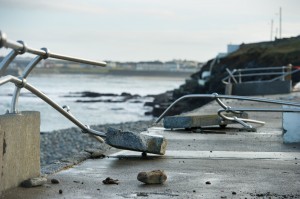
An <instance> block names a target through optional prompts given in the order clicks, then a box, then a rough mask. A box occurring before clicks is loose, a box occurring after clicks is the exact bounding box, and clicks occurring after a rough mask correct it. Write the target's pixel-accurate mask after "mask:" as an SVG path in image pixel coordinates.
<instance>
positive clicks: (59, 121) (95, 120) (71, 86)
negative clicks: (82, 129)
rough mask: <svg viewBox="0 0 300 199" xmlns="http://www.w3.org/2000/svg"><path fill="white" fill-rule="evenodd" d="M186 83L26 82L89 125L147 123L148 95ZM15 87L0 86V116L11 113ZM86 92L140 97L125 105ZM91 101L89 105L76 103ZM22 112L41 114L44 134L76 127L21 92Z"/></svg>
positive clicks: (103, 78)
mask: <svg viewBox="0 0 300 199" xmlns="http://www.w3.org/2000/svg"><path fill="white" fill-rule="evenodd" d="M184 81H185V79H184V77H151V76H146V77H145V76H143V77H142V76H113V75H79V74H76V75H73V74H72V75H71V74H47V75H46V74H43V75H31V76H29V77H28V78H27V82H28V83H30V84H32V85H33V86H35V87H36V88H38V89H39V90H41V91H42V92H43V93H45V94H46V95H47V96H48V97H50V98H51V99H52V100H54V101H55V102H56V103H57V104H59V105H60V106H63V105H68V106H69V107H70V109H71V113H72V114H73V115H74V116H75V117H76V118H77V119H78V120H79V121H81V122H82V123H84V124H86V125H97V124H106V123H120V122H129V121H138V120H148V119H151V118H152V117H151V116H145V114H144V113H145V112H147V111H150V110H151V108H150V107H145V106H144V103H145V102H147V101H152V100H153V99H152V98H151V97H145V96H146V95H149V94H159V93H162V92H165V91H167V90H172V89H174V88H178V87H179V86H180V85H181V84H183V83H184ZM13 90H14V84H12V83H7V84H5V85H2V86H0V114H4V113H5V112H6V110H9V107H10V103H11V98H12V96H11V95H12V93H13ZM85 91H90V92H96V93H113V94H121V93H122V92H127V93H130V94H132V95H140V96H141V97H139V98H136V99H130V100H127V101H125V102H114V103H112V102H107V101H109V100H110V101H115V100H119V99H120V98H121V97H120V96H118V97H106V96H105V97H103V96H102V97H96V98H95V97H93V98H91V97H84V98H83V97H81V93H82V92H85ZM108 99H109V100H108ZM77 100H85V101H89V102H88V103H82V102H76V101H77ZM93 100H94V101H96V102H91V101H93ZM18 110H19V111H25V110H34V111H39V112H40V113H41V131H42V132H50V131H53V130H58V129H64V128H69V127H74V126H75V125H74V124H73V123H72V122H70V121H69V120H68V119H66V118H65V117H64V116H62V115H61V114H60V113H58V112H57V111H56V110H54V109H53V108H52V107H50V106H49V105H48V104H47V103H45V102H44V101H42V100H41V99H40V98H38V97H36V96H35V95H33V94H31V93H30V92H29V91H27V90H26V89H22V91H21V96H20V98H19V105H18Z"/></svg>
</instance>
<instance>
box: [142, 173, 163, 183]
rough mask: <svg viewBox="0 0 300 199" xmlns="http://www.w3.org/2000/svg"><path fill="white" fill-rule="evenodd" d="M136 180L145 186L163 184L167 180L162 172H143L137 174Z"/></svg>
mask: <svg viewBox="0 0 300 199" xmlns="http://www.w3.org/2000/svg"><path fill="white" fill-rule="evenodd" d="M137 179H138V181H140V182H143V183H145V184H163V183H164V182H165V181H166V180H167V175H166V174H165V172H164V171H162V170H154V171H149V172H144V171H143V172H140V173H138V176H137Z"/></svg>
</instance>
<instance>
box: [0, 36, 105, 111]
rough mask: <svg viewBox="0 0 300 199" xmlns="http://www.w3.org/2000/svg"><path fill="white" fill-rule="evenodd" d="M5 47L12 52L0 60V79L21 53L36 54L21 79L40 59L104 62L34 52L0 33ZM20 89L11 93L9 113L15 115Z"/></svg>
mask: <svg viewBox="0 0 300 199" xmlns="http://www.w3.org/2000/svg"><path fill="white" fill-rule="evenodd" d="M2 47H6V48H11V49H12V51H11V52H10V53H9V54H8V55H7V56H6V57H5V58H4V59H3V60H2V62H1V63H0V77H1V76H2V75H4V73H5V71H6V69H7V67H8V66H9V64H10V63H11V62H12V61H13V60H14V58H16V56H17V55H18V54H23V53H26V52H28V53H32V54H36V55H37V56H36V57H35V58H33V59H32V60H31V61H30V63H29V64H28V65H27V66H26V68H25V70H24V71H23V74H22V76H21V77H22V79H25V80H26V78H27V76H28V75H29V73H30V72H31V71H32V70H33V68H34V67H35V66H36V65H37V64H38V63H39V62H40V61H41V60H42V59H47V58H48V57H52V58H56V59H62V60H67V61H74V62H79V63H84V64H91V65H97V66H105V65H106V63H105V62H99V61H97V62H96V61H91V60H86V59H82V58H75V57H70V56H65V55H59V54H55V53H50V52H49V50H48V49H47V48H41V49H40V50H36V49H33V48H29V47H28V46H27V45H26V44H25V43H24V42H23V41H17V42H14V41H9V40H8V39H7V37H6V34H4V33H2V32H1V31H0V48H2ZM20 91H21V88H19V87H16V88H15V90H14V93H13V97H12V101H11V106H10V113H17V112H18V110H17V105H18V99H19V95H20Z"/></svg>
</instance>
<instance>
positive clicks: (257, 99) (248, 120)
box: [155, 93, 300, 128]
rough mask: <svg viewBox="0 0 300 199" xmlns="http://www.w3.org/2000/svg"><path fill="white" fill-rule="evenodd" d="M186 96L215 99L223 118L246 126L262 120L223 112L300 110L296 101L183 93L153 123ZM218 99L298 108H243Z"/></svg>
mask: <svg viewBox="0 0 300 199" xmlns="http://www.w3.org/2000/svg"><path fill="white" fill-rule="evenodd" d="M188 98H213V99H215V100H216V101H217V103H218V104H219V105H220V106H221V107H222V108H223V109H220V110H219V111H218V114H219V116H220V117H222V118H223V119H224V120H231V121H236V122H238V123H240V124H241V125H243V126H244V127H246V128H252V126H251V125H249V124H246V123H245V122H252V123H259V124H262V123H263V122H262V121H258V120H251V119H244V118H237V117H228V116H225V115H224V114H223V112H233V113H234V112H239V111H270V112H300V103H296V102H288V101H283V100H274V99H266V98H258V97H244V96H232V95H218V94H217V93H213V94H190V95H185V96H182V97H180V98H178V99H177V100H175V101H174V102H173V103H172V104H171V105H170V106H169V107H168V108H167V109H166V110H165V111H164V112H163V113H162V114H161V115H160V116H159V117H158V118H157V120H156V121H155V123H158V122H160V120H161V119H162V118H163V117H164V116H165V115H166V114H167V113H168V112H169V111H170V109H171V108H172V107H173V106H174V105H176V104H177V103H178V102H180V101H182V100H185V99H188ZM220 99H236V100H246V101H254V102H263V103H273V104H281V105H289V106H297V107H299V109H287V108H282V109H255V108H251V109H250V108H249V109H243V108H231V107H230V106H226V105H225V104H224V103H223V102H222V101H221V100H220Z"/></svg>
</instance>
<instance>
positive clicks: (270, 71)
mask: <svg viewBox="0 0 300 199" xmlns="http://www.w3.org/2000/svg"><path fill="white" fill-rule="evenodd" d="M226 71H227V73H228V74H229V75H228V76H227V77H225V78H223V79H222V82H223V83H224V84H231V83H236V84H238V83H243V82H258V81H260V82H261V81H265V82H273V81H277V80H282V81H285V80H291V75H292V74H294V73H296V72H299V71H300V69H299V68H296V70H294V71H292V66H290V65H289V66H278V67H263V68H245V69H233V70H232V71H230V70H229V69H228V68H226ZM264 76H272V78H271V79H266V80H252V81H251V80H250V81H249V80H248V81H246V80H245V78H246V77H247V78H250V79H251V78H257V77H260V78H263V77H264Z"/></svg>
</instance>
